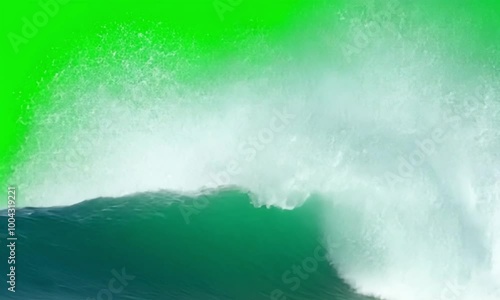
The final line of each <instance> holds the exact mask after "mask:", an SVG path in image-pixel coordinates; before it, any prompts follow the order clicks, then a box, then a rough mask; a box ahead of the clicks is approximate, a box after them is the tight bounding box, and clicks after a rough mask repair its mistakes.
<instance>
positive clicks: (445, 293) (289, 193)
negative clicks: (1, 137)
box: [2, 4, 500, 300]
mask: <svg viewBox="0 0 500 300" xmlns="http://www.w3.org/2000/svg"><path fill="white" fill-rule="evenodd" d="M411 8H412V7H411V6H406V5H403V4H399V5H397V4H395V6H391V8H390V9H391V13H390V14H389V15H388V16H387V14H383V15H382V17H383V19H380V18H381V13H380V11H385V10H386V9H387V8H376V7H375V8H373V7H369V6H366V7H364V6H363V8H362V12H363V13H359V11H357V10H355V9H354V8H346V10H345V11H341V12H335V13H333V12H332V15H331V16H330V18H325V19H324V21H323V22H318V24H316V26H312V25H311V26H310V27H301V29H300V30H298V29H296V31H294V32H293V34H290V37H289V38H288V39H286V38H284V39H283V40H280V41H275V40H272V39H271V38H270V37H269V36H266V35H265V34H264V33H262V34H259V35H257V36H252V37H251V38H248V39H245V40H244V41H239V44H238V47H236V49H235V54H234V56H232V57H228V58H226V59H224V60H222V61H221V60H217V61H216V60H215V58H214V57H208V56H207V57H203V55H201V58H200V57H198V56H196V55H187V54H186V53H187V52H186V51H187V50H186V49H182V47H181V46H180V45H182V44H183V43H184V42H185V41H179V40H176V39H174V38H172V39H171V40H165V39H160V38H157V37H156V36H155V34H154V31H153V32H149V33H138V32H135V31H134V30H131V29H129V28H128V27H127V26H124V27H120V28H118V29H115V30H111V29H105V30H104V35H103V36H105V37H106V38H104V39H103V40H104V41H105V43H104V42H103V44H102V47H100V48H99V49H97V50H92V51H94V52H91V51H90V50H88V49H87V48H84V47H83V46H82V49H79V50H78V52H77V53H76V54H74V57H72V58H71V59H70V60H69V61H68V63H67V65H66V66H65V67H62V68H61V72H60V73H59V74H58V75H57V76H56V77H55V78H53V80H52V81H51V82H50V83H49V84H48V87H47V90H46V91H45V92H44V93H42V94H41V95H40V97H41V98H44V99H50V103H51V104H50V105H49V106H44V107H36V105H35V104H34V109H35V110H36V114H35V116H34V120H33V122H34V124H36V126H35V127H33V128H34V129H33V130H32V131H31V132H30V135H29V136H28V137H27V141H26V146H25V147H26V148H25V149H24V150H23V151H25V152H24V155H28V154H27V153H33V149H36V150H37V151H36V153H37V154H36V155H30V159H29V160H26V162H25V163H23V164H20V166H18V168H17V169H16V171H15V172H14V175H13V177H12V179H11V181H12V182H14V183H18V190H19V194H20V195H22V197H23V204H24V206H26V208H24V209H23V210H21V211H20V213H19V214H20V215H19V221H18V222H19V231H20V232H23V234H24V235H25V242H24V246H23V247H25V248H24V249H22V250H19V252H20V253H21V251H22V253H23V254H22V255H23V257H24V260H23V261H21V262H20V263H21V264H22V270H21V271H20V274H24V276H25V277H24V278H22V277H21V276H23V275H19V282H25V284H26V285H28V286H31V287H33V288H34V289H36V291H37V292H36V293H35V292H33V294H26V295H25V297H26V299H28V298H29V299H49V298H48V297H49V296H47V295H54V294H57V295H60V297H59V298H50V299H77V298H76V296H75V295H81V294H83V295H87V296H88V297H96V294H97V293H98V292H99V290H100V289H101V288H102V287H101V286H105V285H106V284H107V281H108V280H109V279H111V278H112V276H113V275H112V274H111V273H110V272H111V270H120V269H121V268H126V270H127V272H130V274H131V275H133V277H134V278H135V279H134V280H131V281H130V283H129V284H128V285H127V286H126V288H125V289H124V291H123V293H122V294H121V296H122V297H124V298H126V297H128V299H253V300H255V299H268V298H269V297H271V296H272V295H278V296H276V298H275V299H280V300H281V299H369V298H366V297H376V298H378V299H387V300H422V299H423V300H436V299H447V300H448V299H454V300H477V299H483V300H495V299H499V298H500V233H499V232H500V156H499V153H500V152H499V151H498V150H499V149H500V136H499V135H500V102H499V100H498V95H499V92H500V84H499V83H500V78H499V77H500V76H499V73H498V68H495V67H494V66H492V65H489V64H487V63H485V64H479V63H478V64H476V65H471V64H467V63H466V62H467V61H468V60H466V59H464V57H467V55H469V54H468V53H469V52H466V49H463V48H461V51H463V52H460V51H458V50H457V51H458V54H454V55H446V53H456V52H447V51H449V49H448V48H447V47H448V46H450V44H447V43H444V42H443V40H442V39H443V37H444V36H445V33H449V32H454V31H453V30H452V29H450V28H451V27H453V26H458V25H457V24H458V23H457V22H458V21H457V22H455V23H453V22H451V21H450V22H451V23H450V24H448V26H450V28H448V29H446V28H445V27H442V28H445V29H439V30H443V32H440V31H438V29H436V28H441V27H439V26H436V27H433V26H431V25H425V26H424V25H422V26H420V27H419V26H417V25H416V21H415V18H418V17H419V15H418V14H419V13H421V14H423V12H421V11H420V12H419V11H413V10H410V9H411ZM356 9H358V8H356ZM354 11H355V12H356V13H359V14H357V16H356V17H354V16H353V14H354ZM398 16H404V17H398ZM333 18H336V19H337V18H340V19H341V20H344V21H343V23H341V25H338V26H335V27H334V26H330V25H331V19H333ZM374 24H375V25H374ZM370 26H376V28H377V30H371V31H369V33H366V32H368V31H366V30H367V29H366V28H369V27H370ZM445 30H449V31H445ZM304 31H306V32H307V38H305V37H304V36H303V35H304V34H305V33H304ZM360 32H361V33H363V32H365V34H364V35H360ZM296 37H299V38H298V39H304V41H303V42H304V43H303V44H297V42H293V41H294V38H296ZM306 41H307V42H306ZM360 41H361V42H360ZM360 43H361V44H360ZM127 45H135V46H134V47H130V46H127ZM194 47H195V46H194ZM117 49H118V50H117ZM120 49H122V50H123V49H125V50H127V52H126V53H121V52H120ZM193 51H194V50H193ZM485 51H486V50H485ZM488 51H491V53H490V54H489V55H499V54H498V48H491V49H490V50H488ZM200 52H202V51H201V50H200ZM471 53H472V52H471ZM470 55H472V54H470ZM96 57H97V58H96ZM210 61H213V62H214V63H213V65H212V64H211V63H207V62H210ZM215 61H216V63H215ZM205 63H206V64H205ZM207 65H210V66H211V68H208V67H207ZM186 70H187V71H186ZM199 70H204V71H203V72H198V71H199ZM188 71H189V72H193V73H195V72H196V75H191V76H187V75H185V74H186V72H187V73H189V72H188ZM189 74H191V73H189ZM75 78H77V80H76V79H75ZM55 124H57V126H56V125H55ZM20 155H23V154H20ZM89 199H92V200H89ZM2 218H5V215H2ZM2 222H3V221H2ZM53 247H56V249H58V250H57V251H55V252H54V250H51V249H53ZM317 247H321V248H320V249H321V251H324V260H319V259H316V258H314V257H315V256H314V255H315V251H316V249H317ZM318 251H319V250H318ZM322 253H323V252H322ZM75 257H77V258H78V259H75ZM311 257H313V260H314V262H315V264H316V266H315V268H314V272H310V273H307V274H306V275H307V279H306V278H300V277H301V276H298V275H293V267H294V266H295V265H301V264H302V263H303V262H304V260H307V259H308V258H311ZM47 260H49V261H50V262H51V267H50V268H46V269H40V268H39V267H38V266H40V265H42V262H43V261H47ZM311 268H312V267H311ZM311 270H312V269H311ZM287 271H290V272H292V273H286V272H287ZM285 273H286V274H288V275H284V274H285ZM297 276H298V277H299V279H295V280H294V279H293V278H296V277H297ZM304 277H305V276H304ZM297 281H298V283H297ZM75 282H83V283H84V284H82V285H78V286H80V287H78V288H77V287H76V285H75ZM276 291H277V292H276ZM26 293H28V292H26ZM273 293H275V294H273ZM284 297H286V298H284Z"/></svg>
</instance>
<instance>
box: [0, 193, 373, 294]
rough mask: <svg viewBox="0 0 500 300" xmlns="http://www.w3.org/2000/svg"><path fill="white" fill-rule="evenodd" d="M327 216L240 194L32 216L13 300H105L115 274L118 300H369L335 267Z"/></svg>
mask: <svg viewBox="0 0 500 300" xmlns="http://www.w3.org/2000/svg"><path fill="white" fill-rule="evenodd" d="M196 207H198V209H199V210H197V209H196ZM193 210H196V213H193ZM188 211H190V212H192V213H191V214H186V213H185V212H188ZM321 211H322V203H321V201H320V200H319V199H314V200H312V201H310V202H309V203H307V204H306V205H304V206H302V207H300V208H297V209H295V210H290V211H286V210H281V209H277V208H265V207H256V206H254V205H253V204H252V200H251V197H250V195H249V194H247V193H245V192H242V191H238V190H217V191H212V192H209V193H206V194H204V195H199V196H197V197H194V196H183V195H177V194H172V193H167V192H158V193H147V194H137V195H132V196H127V197H123V198H114V199H112V198H107V199H105V198H100V199H95V200H90V201H85V202H82V203H80V204H76V205H73V206H69V207H55V208H25V209H22V210H20V211H19V213H18V217H17V222H18V224H19V227H18V229H17V230H18V232H22V239H21V238H20V240H19V243H18V244H19V245H20V246H19V249H18V253H19V254H20V255H22V257H23V259H18V264H17V266H18V267H17V273H18V285H19V288H18V290H17V292H16V297H17V298H12V299H33V300H37V299H55V300H57V299H64V300H72V299H83V298H87V299H96V298H97V299H99V297H101V299H106V297H108V296H107V295H106V292H101V290H111V289H110V288H109V281H110V280H112V279H113V278H117V277H115V274H116V272H118V273H119V274H120V275H122V277H120V278H121V279H123V280H124V282H125V283H124V285H122V286H121V287H123V289H122V288H121V287H120V283H121V281H120V280H118V281H119V282H116V283H113V284H112V285H111V286H112V287H116V290H118V289H120V291H119V292H117V293H114V294H113V296H114V297H116V298H118V299H189V300H195V299H249V300H250V299H251V300H256V299H270V297H271V296H273V295H275V297H276V298H274V299H311V298H312V299H359V300H369V298H366V297H363V296H359V295H357V294H355V293H354V292H353V290H352V289H351V288H350V287H349V286H348V285H347V284H346V283H344V281H343V280H342V279H340V277H339V276H338V275H337V273H336V272H335V270H334V268H332V267H331V266H330V263H329V262H328V259H327V257H328V254H327V253H328V251H327V250H328V246H327V245H326V243H325V242H326V239H325V236H324V233H323V232H322V228H321V222H319V219H318V216H319V215H321ZM6 218H7V217H6V216H1V217H0V221H2V222H3V221H6V220H5V219H6ZM3 263H4V262H2V264H3ZM294 268H299V271H297V272H298V273H296V274H295V273H294ZM21 286H22V288H20V287H21ZM99 293H102V294H99ZM273 293H274V294H273ZM276 295H277V296H276ZM19 297H20V298H19Z"/></svg>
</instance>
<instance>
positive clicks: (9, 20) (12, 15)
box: [0, 0, 500, 184]
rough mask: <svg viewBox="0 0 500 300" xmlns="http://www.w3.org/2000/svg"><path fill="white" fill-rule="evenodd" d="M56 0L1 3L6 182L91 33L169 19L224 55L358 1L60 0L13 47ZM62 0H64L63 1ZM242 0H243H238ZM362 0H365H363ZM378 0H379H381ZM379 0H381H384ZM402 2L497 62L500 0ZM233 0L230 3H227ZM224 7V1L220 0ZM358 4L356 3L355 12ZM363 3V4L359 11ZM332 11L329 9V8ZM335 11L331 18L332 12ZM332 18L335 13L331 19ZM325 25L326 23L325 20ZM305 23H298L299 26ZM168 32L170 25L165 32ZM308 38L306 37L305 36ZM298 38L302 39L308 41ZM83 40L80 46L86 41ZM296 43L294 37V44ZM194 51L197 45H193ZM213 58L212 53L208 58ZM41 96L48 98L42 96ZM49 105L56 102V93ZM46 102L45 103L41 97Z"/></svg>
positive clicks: (201, 45)
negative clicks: (253, 38)
mask: <svg viewBox="0 0 500 300" xmlns="http://www.w3.org/2000/svg"><path fill="white" fill-rule="evenodd" d="M51 2H53V1H45V0H44V1H40V2H39V1H19V2H17V1H8V2H5V3H3V4H1V6H2V9H1V12H2V16H1V22H2V23H1V32H0V34H1V35H2V44H1V49H2V50H1V51H2V52H1V59H2V62H1V63H2V85H1V87H0V88H1V96H2V102H1V104H0V120H1V130H0V161H1V167H0V182H2V183H6V184H16V183H15V182H8V181H9V178H10V175H11V174H12V171H13V169H14V168H15V167H16V165H17V163H19V160H23V159H26V157H18V156H17V153H18V152H19V149H20V147H22V146H23V142H24V138H25V136H26V134H27V132H28V131H29V130H30V126H32V125H31V123H30V119H31V116H32V114H33V110H32V109H30V108H31V106H30V103H31V101H33V99H34V97H35V96H37V95H38V94H39V93H40V91H42V90H43V89H44V87H45V85H46V84H47V83H48V82H49V81H50V80H51V79H52V78H53V76H54V75H55V74H56V73H57V72H58V71H59V70H60V69H61V64H64V61H65V60H64V58H65V57H66V56H68V55H69V54H70V53H71V52H72V51H73V50H74V49H75V48H77V47H78V46H79V45H81V44H82V43H83V41H85V43H87V44H88V45H89V47H92V46H96V45H98V43H99V38H98V33H99V32H100V31H101V30H102V28H104V27H113V26H117V25H118V26H119V25H121V24H129V25H128V26H132V27H134V28H135V29H137V30H148V29H149V28H150V27H151V24H160V23H161V24H164V25H166V26H165V27H164V28H172V29H173V31H175V33H176V34H178V35H185V36H186V37H188V38H189V40H191V41H196V43H197V45H198V47H197V48H196V49H198V51H203V53H202V54H203V55H205V56H206V57H207V58H211V59H213V58H214V57H215V58H216V57H221V58H224V57H226V56H228V55H230V54H231V53H232V50H233V49H232V46H234V43H232V42H231V41H234V40H238V39H243V38H245V37H246V36H248V35H251V34H252V32H253V30H254V29H259V30H261V31H262V30H265V31H266V32H267V33H268V34H272V35H276V37H277V38H279V37H281V36H283V35H284V34H286V32H287V31H294V32H298V31H300V28H301V26H303V27H307V26H314V23H315V22H316V23H317V24H322V21H320V20H319V19H320V16H324V15H323V14H324V13H326V12H327V11H328V10H327V9H325V7H328V8H329V9H330V8H332V7H335V8H340V7H344V6H345V5H346V3H349V5H351V4H352V2H356V1H338V0H335V1H324V0H318V1H314V0H313V1H311V0H309V1H308V0H289V1H268V0H242V1H233V3H236V5H234V7H231V8H230V9H229V10H228V11H226V12H224V13H223V17H222V18H221V17H220V15H219V14H218V13H217V10H216V8H215V5H224V4H221V3H224V2H225V3H230V2H231V1H213V0H196V1H194V0H192V1H181V0H176V1H167V0H165V1H106V2H105V3H102V2H101V1H81V0H73V1H71V0H69V1H66V2H67V3H66V4H61V3H59V5H58V7H59V8H58V11H57V12H56V13H55V14H54V15H53V16H50V17H49V18H48V21H47V24H46V25H44V26H42V27H40V28H38V32H37V33H36V34H34V36H33V37H32V38H28V39H27V40H26V43H22V44H20V45H19V47H18V51H15V49H14V47H13V45H12V43H11V40H10V39H9V37H10V38H11V37H12V36H11V34H12V33H14V34H18V35H21V31H22V27H23V24H24V23H23V22H24V21H23V18H25V17H27V18H28V19H30V20H31V19H32V18H33V16H34V15H35V14H37V13H38V12H40V11H42V8H41V6H40V3H51ZM61 2H63V1H61ZM237 2H239V3H237ZM358 2H359V1H358ZM375 2H377V1H375ZM379 2H380V1H379ZM409 2H413V3H406V2H403V3H402V4H401V5H402V6H403V8H404V11H405V12H406V13H405V16H404V18H406V19H410V20H411V22H407V23H406V24H407V25H408V26H407V27H406V28H402V30H407V31H412V30H415V25H422V26H425V27H427V28H433V30H434V32H435V33H437V34H438V36H440V38H441V39H442V41H443V43H442V44H443V47H442V49H441V50H443V49H445V52H448V53H449V54H450V57H452V58H454V61H453V60H452V61H451V62H452V63H458V62H462V63H463V64H466V65H470V67H471V68H485V67H486V68H488V69H490V70H498V67H499V66H500V55H498V49H499V48H500V47H499V44H500V29H499V28H500V2H498V1H481V2H479V1H472V0H471V1H468V0H466V1H458V2H457V1H409ZM227 5H229V6H231V5H230V4H227ZM221 7H222V6H221ZM356 7H357V6H355V5H352V6H351V7H350V9H352V10H353V11H354V12H356V9H357V8H356ZM362 10H363V9H362V8H359V11H360V14H361V13H362ZM328 13H330V14H331V15H333V13H332V11H331V9H330V11H328ZM332 19H333V18H332ZM330 21H331V22H330V23H329V24H330V25H331V24H334V23H335V22H336V21H334V20H330ZM319 26H321V25H319ZM298 28H299V29H298ZM162 34H164V36H165V37H168V36H169V35H172V32H168V31H166V32H163V33H162ZM302 38H307V37H302ZM295 46H297V47H299V46H304V43H303V41H301V42H298V43H296V44H295ZM80 47H81V46H80ZM290 47H294V45H290ZM194 55H196V53H194ZM210 63H215V62H214V61H207V65H210ZM37 99H43V98H40V97H37ZM37 101H46V102H47V103H44V104H43V105H50V99H44V100H37ZM37 104H40V103H37Z"/></svg>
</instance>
